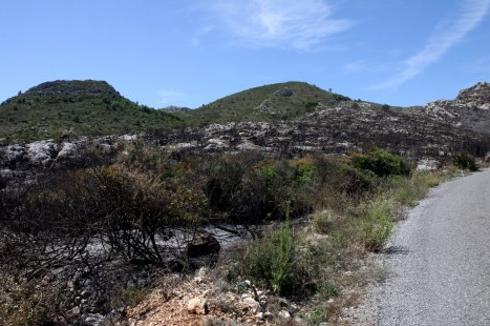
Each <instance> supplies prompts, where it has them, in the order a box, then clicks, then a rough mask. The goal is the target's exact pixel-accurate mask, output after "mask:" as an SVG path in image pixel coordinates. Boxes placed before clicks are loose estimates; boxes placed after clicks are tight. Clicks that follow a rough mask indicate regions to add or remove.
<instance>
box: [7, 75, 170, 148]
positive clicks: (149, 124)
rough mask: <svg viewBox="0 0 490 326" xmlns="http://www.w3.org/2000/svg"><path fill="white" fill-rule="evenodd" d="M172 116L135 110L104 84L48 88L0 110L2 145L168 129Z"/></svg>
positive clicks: (71, 83) (142, 108) (76, 83)
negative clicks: (3, 142) (4, 142)
mask: <svg viewBox="0 0 490 326" xmlns="http://www.w3.org/2000/svg"><path fill="white" fill-rule="evenodd" d="M178 123H179V119H178V118H176V117H175V116H173V115H170V114H168V113H165V112H163V111H158V110H154V109H151V108H149V107H146V106H141V105H138V104H137V103H134V102H132V101H130V100H128V99H127V98H125V97H123V96H121V95H120V94H119V92H117V91H116V90H115V89H114V88H113V87H112V86H111V85H109V84H108V83H106V82H103V81H93V80H85V81H78V80H74V81H64V80H59V81H54V82H47V83H43V84H41V85H38V86H36V87H33V88H31V89H29V90H27V91H26V92H25V93H19V94H18V95H17V96H15V97H12V98H10V99H8V100H6V101H5V102H3V103H2V104H0V139H2V138H4V140H5V141H7V142H13V141H33V140H43V139H48V138H61V137H66V136H70V137H80V136H104V135H111V134H119V135H121V134H124V133H127V132H138V131H143V130H148V129H155V128H164V127H172V126H175V125H176V124H178Z"/></svg>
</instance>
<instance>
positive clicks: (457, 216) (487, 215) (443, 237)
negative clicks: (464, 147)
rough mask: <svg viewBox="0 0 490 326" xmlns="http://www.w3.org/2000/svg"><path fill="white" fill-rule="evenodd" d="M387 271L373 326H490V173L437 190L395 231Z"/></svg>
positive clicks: (375, 303) (375, 296)
mask: <svg viewBox="0 0 490 326" xmlns="http://www.w3.org/2000/svg"><path fill="white" fill-rule="evenodd" d="M384 265H385V268H386V271H387V280H386V282H384V283H383V284H382V285H380V287H379V288H378V289H376V290H374V291H373V293H372V296H371V298H369V300H370V301H371V302H372V303H371V308H372V309H371V313H373V312H374V315H375V316H374V319H375V320H376V321H374V322H373V323H372V324H375V325H400V326H404V325H417V326H422V325H428V326H429V325H430V326H437V325H445V326H446V325H472V326H477V325H490V170H485V171H483V172H479V173H475V174H473V175H470V176H468V177H464V178H458V179H456V180H453V181H451V182H448V183H445V184H443V185H441V186H440V187H438V188H436V189H434V190H433V191H432V192H431V194H430V196H429V198H428V199H426V200H424V201H423V202H421V203H420V205H418V206H417V207H415V208H414V209H412V210H411V211H410V213H409V216H408V219H407V220H406V221H404V222H402V223H401V224H400V225H399V227H398V228H397V231H396V232H395V234H394V236H393V238H392V240H391V242H390V243H389V244H388V249H387V254H385V257H384ZM370 324H371V323H370Z"/></svg>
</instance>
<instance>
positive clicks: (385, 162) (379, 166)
mask: <svg viewBox="0 0 490 326" xmlns="http://www.w3.org/2000/svg"><path fill="white" fill-rule="evenodd" d="M352 163H353V165H354V167H356V168H358V169H360V170H368V171H371V172H373V173H374V174H376V175H377V176H379V177H386V176H389V175H409V174H410V167H409V166H408V164H407V163H406V162H405V161H404V160H403V159H402V158H401V157H400V156H398V155H395V154H392V153H390V152H388V151H386V150H384V149H374V150H372V151H370V152H368V153H367V154H360V155H356V156H354V157H353V158H352Z"/></svg>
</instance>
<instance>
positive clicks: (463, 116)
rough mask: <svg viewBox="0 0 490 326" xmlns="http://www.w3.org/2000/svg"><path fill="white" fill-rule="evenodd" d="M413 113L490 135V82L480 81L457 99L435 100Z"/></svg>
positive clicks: (458, 128)
mask: <svg viewBox="0 0 490 326" xmlns="http://www.w3.org/2000/svg"><path fill="white" fill-rule="evenodd" d="M412 113H413V114H415V115H419V116H422V117H424V116H425V117H426V118H428V119H433V120H436V121H440V122H446V123H449V124H451V126H452V127H453V128H457V130H461V129H467V130H471V131H474V132H476V133H479V134H484V135H490V84H488V83H478V84H476V85H475V86H473V87H470V88H467V89H464V90H462V91H461V92H460V93H459V95H458V97H457V98H456V99H455V100H452V101H447V100H440V101H435V102H432V103H429V104H427V105H426V106H425V107H424V108H423V109H420V110H414V111H413V112H412Z"/></svg>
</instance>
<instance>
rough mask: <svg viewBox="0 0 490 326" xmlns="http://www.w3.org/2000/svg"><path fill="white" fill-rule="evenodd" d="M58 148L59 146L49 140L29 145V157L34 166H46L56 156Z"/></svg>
mask: <svg viewBox="0 0 490 326" xmlns="http://www.w3.org/2000/svg"><path fill="white" fill-rule="evenodd" d="M58 147H59V146H58V144H56V143H54V142H52V141H49V140H42V141H37V142H34V143H30V144H27V157H28V158H29V160H30V161H31V163H32V164H35V165H46V164H48V163H50V162H51V161H52V160H53V158H54V157H55V156H56V154H57V151H58Z"/></svg>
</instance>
